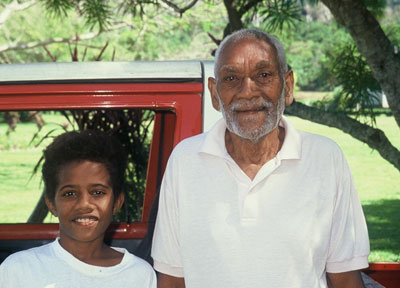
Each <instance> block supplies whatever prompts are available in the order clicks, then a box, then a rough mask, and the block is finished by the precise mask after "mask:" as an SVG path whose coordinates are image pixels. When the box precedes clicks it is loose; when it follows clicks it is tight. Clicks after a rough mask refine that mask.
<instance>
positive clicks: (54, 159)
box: [42, 130, 127, 201]
mask: <svg viewBox="0 0 400 288" xmlns="http://www.w3.org/2000/svg"><path fill="white" fill-rule="evenodd" d="M43 153H44V155H43V156H44V163H43V167H42V176H43V182H44V189H45V195H46V196H47V198H48V199H49V200H51V201H54V198H55V194H56V189H57V186H58V184H59V183H58V181H59V173H60V171H61V169H62V168H64V167H65V166H66V165H67V164H70V163H72V162H82V161H91V162H95V163H101V164H103V165H104V167H105V168H106V169H107V171H108V174H109V177H110V181H111V186H112V189H113V193H114V199H117V197H118V196H119V195H120V194H121V192H122V191H123V186H124V182H125V170H126V165H127V156H126V153H125V150H124V148H123V147H122V145H121V143H120V142H119V141H118V140H117V139H116V138H115V137H112V136H109V135H107V134H106V133H105V132H102V131H98V130H84V131H72V132H66V133H64V134H61V135H59V136H57V137H56V138H55V139H54V141H53V142H52V143H51V144H50V145H49V146H48V147H47V148H46V149H45V150H44V152H43Z"/></svg>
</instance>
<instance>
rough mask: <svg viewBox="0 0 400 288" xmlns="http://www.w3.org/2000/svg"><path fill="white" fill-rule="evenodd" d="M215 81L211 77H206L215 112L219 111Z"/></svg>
mask: <svg viewBox="0 0 400 288" xmlns="http://www.w3.org/2000/svg"><path fill="white" fill-rule="evenodd" d="M216 85H217V81H216V80H215V78H213V77H208V90H210V95H211V102H212V105H213V107H214V109H215V110H217V111H220V108H221V107H219V100H218V95H217V87H216Z"/></svg>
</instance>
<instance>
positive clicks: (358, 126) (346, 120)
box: [285, 102, 400, 171]
mask: <svg viewBox="0 0 400 288" xmlns="http://www.w3.org/2000/svg"><path fill="white" fill-rule="evenodd" d="M285 112H286V114H288V115H293V116H297V117H300V118H302V119H305V120H309V121H312V122H316V123H319V124H322V125H326V126H329V127H335V128H338V129H340V130H342V131H343V132H345V133H347V134H349V135H351V136H352V137H354V138H356V139H358V140H360V141H362V142H364V143H366V144H367V145H368V146H369V147H371V148H372V149H375V150H377V151H378V152H379V154H380V155H381V156H382V157H383V158H384V159H385V160H387V161H388V162H389V163H391V164H393V166H395V167H396V168H397V170H399V171H400V151H399V150H398V149H397V148H396V147H394V146H393V145H392V144H391V143H390V141H389V139H388V138H387V137H386V135H385V133H384V132H383V131H382V130H380V129H376V128H373V127H371V126H368V125H366V124H362V123H360V122H358V121H357V120H354V119H353V118H350V117H349V116H347V115H345V114H343V113H333V112H328V111H325V110H321V109H318V108H314V107H310V106H307V105H304V104H302V103H299V102H294V103H293V104H292V105H291V106H290V107H287V108H286V110H285Z"/></svg>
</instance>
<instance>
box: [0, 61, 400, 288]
mask: <svg viewBox="0 0 400 288" xmlns="http://www.w3.org/2000/svg"><path fill="white" fill-rule="evenodd" d="M212 69H213V63H212V62H207V61H179V62H129V63H128V62H125V63H123V62H122V63H121V62H120V63H118V62H111V63H106V62H96V63H47V64H46V63H43V64H18V65H14V64H13V65H0V112H5V111H42V110H43V111H47V110H51V111H64V110H74V109H75V110H129V109H139V110H146V111H152V112H153V113H154V120H153V127H152V137H151V143H150V150H149V154H148V155H149V156H148V165H147V172H146V175H147V176H146V185H145V191H144V200H143V203H139V204H140V205H141V207H142V209H141V211H142V212H141V217H140V219H138V221H137V222H129V221H128V222H120V223H113V224H112V225H111V226H110V228H109V230H108V233H107V235H108V238H109V241H110V244H111V245H113V246H123V247H126V248H127V249H128V250H130V251H131V252H133V253H135V254H137V255H139V256H141V257H143V258H147V257H148V256H149V253H150V245H151V239H152V232H153V228H154V221H155V216H156V213H157V191H158V189H159V187H160V183H161V179H162V175H163V172H164V169H165V166H166V163H167V159H168V156H169V155H170V153H171V151H172V149H173V147H174V146H175V145H176V144H177V143H178V142H179V141H181V140H182V139H184V138H187V137H190V136H192V135H195V134H198V133H201V132H202V131H204V130H206V129H208V128H209V127H210V126H211V125H212V123H214V122H215V120H216V119H217V118H218V117H220V116H219V114H218V113H217V112H213V109H212V107H211V104H210V97H209V94H208V89H207V78H208V76H209V75H211V74H212ZM153 202H154V203H155V205H153ZM152 206H154V208H153V209H152ZM57 235H58V224H51V223H48V224H27V223H17V224H0V263H1V262H2V261H3V260H4V259H5V258H6V257H7V256H8V255H9V254H11V253H14V252H16V251H19V250H22V249H27V248H30V247H34V246H38V245H42V244H45V243H48V242H50V241H52V240H53V239H55V238H56V237H57ZM364 272H365V273H366V274H368V275H369V276H370V277H371V278H373V279H375V280H376V281H378V282H379V283H381V284H382V285H384V286H385V287H389V288H391V287H393V288H394V287H400V264H399V263H371V264H370V267H369V268H368V269H365V270H364Z"/></svg>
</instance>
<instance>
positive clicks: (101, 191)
mask: <svg viewBox="0 0 400 288" xmlns="http://www.w3.org/2000/svg"><path fill="white" fill-rule="evenodd" d="M105 194H106V192H104V191H103V190H93V191H92V195H94V196H100V195H105Z"/></svg>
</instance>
